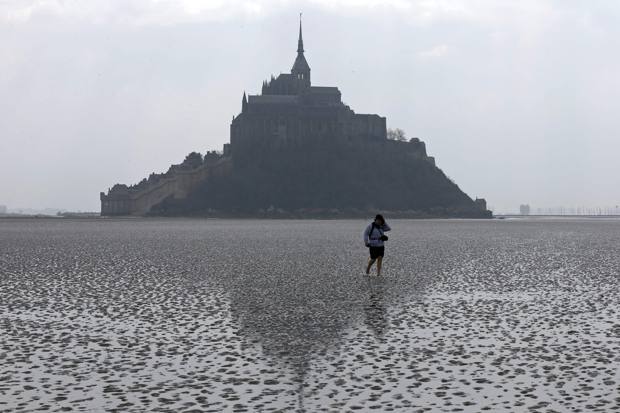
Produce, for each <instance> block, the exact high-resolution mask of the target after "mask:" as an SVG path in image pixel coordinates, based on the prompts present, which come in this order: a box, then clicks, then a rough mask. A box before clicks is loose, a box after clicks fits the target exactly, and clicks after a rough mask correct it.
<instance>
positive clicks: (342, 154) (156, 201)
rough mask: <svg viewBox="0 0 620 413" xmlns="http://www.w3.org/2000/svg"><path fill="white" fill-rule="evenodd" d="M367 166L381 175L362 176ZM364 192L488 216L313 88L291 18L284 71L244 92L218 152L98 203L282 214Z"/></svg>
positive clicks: (355, 199) (420, 147) (126, 208)
mask: <svg viewBox="0 0 620 413" xmlns="http://www.w3.org/2000/svg"><path fill="white" fill-rule="evenodd" d="M317 148H318V149H317ZM369 163H380V164H381V165H384V166H385V168H384V169H382V173H381V174H375V173H372V174H371V175H370V176H367V175H364V174H366V173H367V172H368V171H367V169H368V168H364V166H365V165H368V164H369ZM325 177H328V178H325ZM291 182H292V183H291ZM373 185H374V186H373ZM336 188H338V189H336ZM382 191H383V192H382ZM368 193H374V194H379V193H382V194H383V195H382V196H376V197H375V198H376V199H381V200H386V201H385V202H386V204H385V205H384V206H381V205H377V207H383V209H385V210H388V209H389V208H391V210H392V211H397V210H401V211H411V210H414V209H416V208H417V209H419V210H422V209H428V210H430V209H432V210H433V211H435V212H433V213H434V214H436V215H437V214H440V213H444V214H452V215H459V214H460V215H463V216H471V215H472V211H474V212H473V215H476V216H482V215H485V216H486V215H488V214H487V211H486V204H485V202H484V200H482V199H478V200H476V201H475V202H474V201H473V200H472V199H471V198H469V197H468V196H467V195H466V194H464V193H463V192H462V191H461V190H460V189H459V188H458V187H457V186H456V184H454V183H453V182H451V181H450V180H449V179H448V178H447V177H445V175H444V174H443V172H442V171H441V170H439V168H437V167H436V166H435V160H434V158H432V157H429V156H427V154H426V146H425V144H424V142H422V141H421V140H420V139H417V138H413V139H411V140H409V141H400V140H393V139H388V137H387V130H386V118H385V117H382V116H379V115H377V114H357V113H355V112H354V111H353V110H352V109H351V108H350V107H349V106H347V105H345V104H344V103H343V102H342V96H341V93H340V90H339V89H338V88H337V87H332V86H313V85H312V77H311V69H310V65H309V64H308V62H307V60H306V57H305V55H304V43H303V37H302V26H301V21H300V23H299V38H298V40H297V56H296V58H295V61H294V63H293V66H292V68H291V71H290V73H282V74H280V75H278V76H277V77H275V76H271V79H269V80H267V81H265V82H263V85H262V88H261V93H260V94H257V95H249V96H248V95H246V93H245V92H244V93H243V98H242V101H241V112H240V113H239V114H238V115H237V116H233V120H232V122H231V124H230V143H227V144H225V145H224V148H223V152H221V153H219V152H214V151H213V152H208V153H207V154H206V155H205V156H204V157H203V156H202V155H200V154H198V153H195V152H193V153H191V154H189V155H188V156H187V158H186V159H185V161H184V162H183V163H181V164H178V165H172V166H171V167H170V169H169V170H168V171H167V172H166V173H163V174H151V175H150V176H149V177H148V178H146V179H144V180H142V182H140V183H138V184H136V185H132V186H127V185H122V184H117V185H115V186H113V187H112V188H111V189H110V190H108V193H107V194H106V193H104V192H102V193H101V194H100V199H101V214H102V215H148V214H162V213H178V214H184V213H187V212H190V213H196V212H200V211H203V212H204V211H211V210H214V211H220V212H224V213H228V212H234V211H250V210H251V211H254V212H256V211H261V210H263V209H265V208H267V207H270V206H273V205H274V204H275V205H278V207H279V206H283V207H284V208H288V209H290V210H291V211H303V210H306V209H308V208H310V209H313V208H314V209H317V208H319V209H321V208H327V209H329V210H333V209H334V208H333V204H334V205H335V204H338V205H344V207H346V208H348V205H356V207H355V209H356V210H357V209H359V208H364V207H365V206H364V205H365V204H366V203H368V199H369V197H368ZM334 196H337V197H338V199H336V198H335V197H334ZM306 198H307V199H306ZM312 203H315V204H317V205H318V204H319V203H321V205H320V206H318V207H317V205H315V206H312V205H311V204H312ZM388 203H389V204H388ZM328 204H329V205H328ZM373 208H374V206H373ZM386 208H387V209H386ZM267 210H269V208H267ZM171 211H172V212H171ZM174 211H177V212H174ZM442 211H443V212H442Z"/></svg>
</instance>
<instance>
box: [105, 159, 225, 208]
mask: <svg viewBox="0 0 620 413" xmlns="http://www.w3.org/2000/svg"><path fill="white" fill-rule="evenodd" d="M231 168H232V162H231V159H230V157H225V156H220V155H216V154H215V153H207V155H205V158H204V161H203V164H201V165H199V166H197V167H194V168H187V167H182V165H173V166H172V167H171V168H170V170H169V171H168V172H167V173H165V174H159V175H157V174H153V175H151V177H149V179H147V180H145V181H143V182H142V183H140V184H138V185H133V186H127V185H123V184H116V185H114V187H112V188H111V189H110V190H109V191H108V193H107V194H106V193H104V192H101V194H100V200H101V215H107V216H112V215H139V216H140V215H146V214H148V213H149V212H150V210H151V208H153V207H154V206H156V205H158V204H159V203H160V202H162V201H164V200H166V199H168V198H174V199H183V198H185V197H187V195H188V194H189V193H190V192H191V191H192V190H193V189H195V188H196V187H197V186H198V185H200V184H201V183H202V182H204V181H205V180H206V179H208V178H209V177H211V176H223V175H227V174H229V173H230V170H231Z"/></svg>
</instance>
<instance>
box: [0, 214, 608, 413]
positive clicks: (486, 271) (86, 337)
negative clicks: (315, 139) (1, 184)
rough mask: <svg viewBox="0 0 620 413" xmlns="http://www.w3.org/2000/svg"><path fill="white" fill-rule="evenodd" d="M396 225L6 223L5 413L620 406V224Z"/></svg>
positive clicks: (0, 307)
mask: <svg viewBox="0 0 620 413" xmlns="http://www.w3.org/2000/svg"><path fill="white" fill-rule="evenodd" d="M387 218H388V222H389V224H390V225H391V226H392V232H391V233H390V240H389V241H388V243H387V246H386V257H385V260H384V269H383V275H382V276H381V277H375V276H365V275H363V274H364V267H365V261H366V256H367V250H366V248H364V246H363V243H362V236H361V233H362V231H363V229H364V227H365V225H367V224H368V223H367V222H365V221H360V220H357V221H356V220H343V221H279V220H273V221H269V220H265V221H252V220H198V219H195V220H190V219H170V220H167V219H93V220H86V219H84V220H70V219H20V220H11V219H5V220H0V337H1V342H0V343H1V344H0V345H1V347H0V366H1V367H2V368H1V369H0V395H1V397H0V411H3V412H4V411H33V410H37V411H46V410H47V411H68V410H74V411H123V412H132V411H135V412H140V411H177V412H179V411H188V412H189V411H196V412H198V411H212V412H219V411H236V412H244V411H276V410H291V411H308V412H317V411H338V412H339V411H351V410H362V411H371V410H374V411H406V412H415V411H437V412H452V411H466V412H480V411H493V412H497V411H506V412H515V411H557V412H566V411H587V412H595V411H601V412H608V411H618V410H619V406H620V395H619V393H618V388H619V386H620V220H614V219H515V220H509V219H507V220H484V221H477V220H471V221H469V220H428V221H407V220H389V216H388V217H387ZM373 271H374V270H373Z"/></svg>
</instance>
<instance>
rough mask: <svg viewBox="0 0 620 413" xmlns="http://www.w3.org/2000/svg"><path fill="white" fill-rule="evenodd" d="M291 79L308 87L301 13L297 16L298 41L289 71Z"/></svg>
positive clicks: (307, 68) (308, 66)
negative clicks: (293, 61)
mask: <svg viewBox="0 0 620 413" xmlns="http://www.w3.org/2000/svg"><path fill="white" fill-rule="evenodd" d="M291 74H292V75H293V77H295V78H296V79H298V81H300V83H302V84H303V85H304V86H306V87H309V86H310V65H308V62H307V61H306V58H305V56H304V39H303V36H302V34H301V13H300V14H299V39H298V40H297V57H296V58H295V63H293V68H292V69H291Z"/></svg>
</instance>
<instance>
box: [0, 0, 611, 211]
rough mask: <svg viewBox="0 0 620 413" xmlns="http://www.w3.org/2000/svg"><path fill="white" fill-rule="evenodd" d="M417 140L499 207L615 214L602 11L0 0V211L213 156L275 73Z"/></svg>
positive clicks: (473, 3)
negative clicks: (320, 89)
mask: <svg viewBox="0 0 620 413" xmlns="http://www.w3.org/2000/svg"><path fill="white" fill-rule="evenodd" d="M300 10H303V12H304V46H305V49H306V57H307V59H308V62H309V64H310V66H311V68H312V80H313V83H314V84H317V85H326V86H339V87H340V90H341V91H342V94H343V100H344V101H345V102H346V103H347V104H349V105H350V106H351V107H352V108H353V109H354V110H355V111H356V112H359V113H369V112H370V113H379V114H381V115H383V116H386V117H387V121H388V127H400V128H402V129H404V130H405V131H406V132H407V134H408V135H409V136H418V137H421V138H422V139H423V140H424V141H425V142H426V144H427V150H428V152H429V154H430V155H433V156H435V157H436V159H437V164H438V166H439V167H441V168H442V169H443V170H444V171H445V172H446V174H448V175H449V176H450V177H452V178H453V179H454V180H455V181H456V182H457V183H458V184H459V186H460V187H461V188H462V189H463V190H464V191H465V192H467V193H468V194H469V195H470V196H472V197H476V196H480V197H485V198H487V201H488V203H489V205H491V206H494V207H495V208H496V210H499V211H506V210H516V209H517V208H518V205H519V203H530V204H531V205H532V206H533V207H536V206H555V205H564V206H571V205H574V206H597V205H618V204H620V166H619V165H620V164H619V162H618V156H619V154H620V136H619V132H620V77H619V76H620V75H618V74H619V73H620V53H618V50H620V2H618V1H617V0H601V1H571V0H564V1H560V0H556V1H542V0H519V1H495V0H441V1H440V0H437V1H432V0H419V1H405V0H394V1H373V0H342V1H334V0H329V1H328V0H316V1H305V2H293V1H274V0H268V1H230V0H229V1H223V0H222V1H196V0H179V1H154V0H150V1H149V0H122V1H121V0H119V1H103V0H89V1H60V0H56V1H53V0H38V1H34V0H32V1H31V0H15V1H13V0H9V1H6V0H5V1H0V204H7V205H8V206H9V207H29V206H30V207H41V208H43V207H58V208H65V209H72V210H77V209H80V210H99V200H98V194H99V192H100V191H104V190H107V189H108V188H109V187H111V186H112V185H113V184H114V183H117V182H122V183H128V184H131V183H136V182H138V181H140V180H141V179H142V178H143V177H146V176H147V175H148V174H149V173H151V172H162V171H165V170H166V169H167V168H168V166H169V165H170V164H171V163H177V162H180V161H181V160H182V159H183V158H184V156H185V155H186V154H187V153H189V152H190V151H192V150H196V151H200V152H205V151H206V150H208V149H221V147H222V144H224V143H225V142H227V141H228V127H229V124H230V120H231V118H232V115H236V114H237V113H238V112H239V110H240V103H241V96H242V94H243V91H244V90H246V91H247V92H248V93H258V92H259V90H260V86H261V83H262V80H263V79H266V78H268V77H269V75H270V74H277V73H280V72H287V71H289V70H290V67H291V65H292V63H293V60H294V58H295V50H296V47H297V42H296V36H297V18H298V12H299V11H300Z"/></svg>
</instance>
